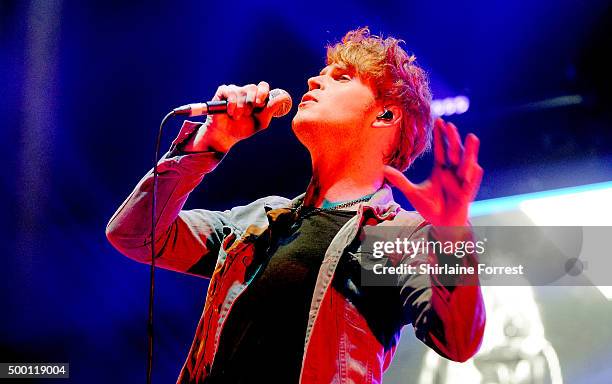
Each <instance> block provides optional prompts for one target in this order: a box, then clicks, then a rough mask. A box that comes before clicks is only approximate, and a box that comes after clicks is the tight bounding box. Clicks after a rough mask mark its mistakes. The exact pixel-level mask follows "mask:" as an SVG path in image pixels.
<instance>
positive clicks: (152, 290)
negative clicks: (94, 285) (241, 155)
mask: <svg viewBox="0 0 612 384" xmlns="http://www.w3.org/2000/svg"><path fill="white" fill-rule="evenodd" d="M175 114H176V113H175V111H171V112H168V114H167V115H166V116H164V118H163V119H162V121H161V123H160V124H159V131H158V133H157V139H156V140H155V154H154V156H153V195H152V196H151V276H150V280H151V282H150V285H149V316H148V323H147V334H148V339H149V351H148V354H147V384H151V376H152V373H153V296H154V293H155V256H156V255H155V211H156V208H157V178H158V176H159V174H158V172H157V162H158V161H159V147H160V143H161V138H162V133H163V129H164V125H165V124H166V123H167V122H168V119H170V118H171V117H172V116H174V115H175Z"/></svg>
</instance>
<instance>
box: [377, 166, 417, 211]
mask: <svg viewBox="0 0 612 384" xmlns="http://www.w3.org/2000/svg"><path fill="white" fill-rule="evenodd" d="M383 174H384V176H385V179H386V180H387V181H388V182H389V183H390V184H391V185H393V186H394V187H396V188H397V189H399V190H400V191H401V192H402V193H403V194H404V196H406V198H407V199H408V201H410V202H413V201H415V200H418V199H419V195H420V193H419V192H420V191H419V188H418V186H417V185H415V184H414V183H413V182H411V181H410V180H408V178H407V177H406V176H404V174H403V173H402V172H400V171H398V170H397V169H395V168H393V167H391V166H388V165H385V167H384V169H383Z"/></svg>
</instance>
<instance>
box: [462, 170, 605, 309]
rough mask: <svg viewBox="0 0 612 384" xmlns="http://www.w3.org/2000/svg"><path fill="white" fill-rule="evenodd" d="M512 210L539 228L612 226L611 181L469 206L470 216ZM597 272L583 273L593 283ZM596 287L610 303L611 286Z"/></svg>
mask: <svg viewBox="0 0 612 384" xmlns="http://www.w3.org/2000/svg"><path fill="white" fill-rule="evenodd" d="M511 211H519V212H523V213H524V214H525V215H526V216H527V217H528V218H529V219H530V220H531V221H532V222H533V223H534V224H535V225H538V226H592V227H611V226H612V182H605V183H597V184H589V185H582V186H578V187H572V188H563V189H557V190H550V191H543V192H536V193H530V194H524V195H516V196H508V197H502V198H497V199H490V200H481V201H476V202H474V203H472V205H471V206H470V217H472V218H475V217H484V216H493V215H496V214H499V213H504V212H511ZM596 240H597V241H598V242H599V241H601V239H596ZM583 247H584V246H583ZM599 248H600V247H599V246H597V247H596V250H595V251H596V252H598V249H599ZM584 251H585V250H584V249H583V252H584ZM600 272H601V271H599V270H597V269H595V270H590V269H589V268H586V269H585V271H584V272H583V273H585V275H586V276H587V277H589V275H591V274H592V277H593V279H592V281H602V280H604V279H602V278H601V276H599V275H597V276H598V277H595V274H598V273H600ZM595 286H596V287H597V289H598V290H599V291H600V292H601V294H602V295H603V296H604V297H605V298H606V299H608V300H612V286H602V285H595Z"/></svg>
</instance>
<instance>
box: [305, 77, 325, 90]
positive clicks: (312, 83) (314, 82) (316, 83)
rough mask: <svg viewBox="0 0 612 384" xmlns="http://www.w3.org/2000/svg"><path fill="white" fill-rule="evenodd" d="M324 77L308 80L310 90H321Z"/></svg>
mask: <svg viewBox="0 0 612 384" xmlns="http://www.w3.org/2000/svg"><path fill="white" fill-rule="evenodd" d="M321 78H322V76H320V75H319V76H313V77H311V78H309V79H308V90H309V91H312V90H313V89H320V88H321V84H322V81H321Z"/></svg>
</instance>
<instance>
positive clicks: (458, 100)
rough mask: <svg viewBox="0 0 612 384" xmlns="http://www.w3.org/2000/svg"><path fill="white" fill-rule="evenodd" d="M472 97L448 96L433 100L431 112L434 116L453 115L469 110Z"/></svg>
mask: <svg viewBox="0 0 612 384" xmlns="http://www.w3.org/2000/svg"><path fill="white" fill-rule="evenodd" d="M469 108H470V99H468V98H467V97H466V96H455V97H447V98H445V99H435V100H432V101H431V112H432V114H433V115H434V116H452V115H460V114H462V113H465V112H467V110H468V109H469Z"/></svg>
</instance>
